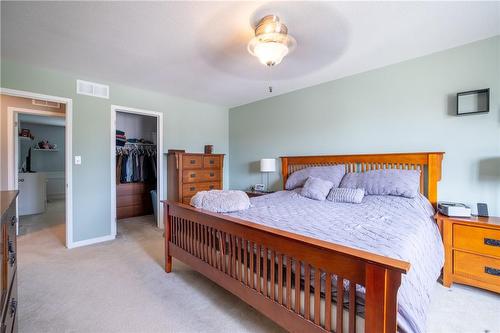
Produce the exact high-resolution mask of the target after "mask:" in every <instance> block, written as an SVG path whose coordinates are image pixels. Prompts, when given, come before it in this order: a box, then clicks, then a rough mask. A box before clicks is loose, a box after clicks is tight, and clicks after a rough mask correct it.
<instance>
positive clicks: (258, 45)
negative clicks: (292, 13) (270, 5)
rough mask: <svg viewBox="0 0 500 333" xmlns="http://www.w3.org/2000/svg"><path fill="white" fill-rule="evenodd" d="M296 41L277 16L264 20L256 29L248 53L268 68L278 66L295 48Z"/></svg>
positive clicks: (267, 17) (269, 16) (270, 16)
mask: <svg viewBox="0 0 500 333" xmlns="http://www.w3.org/2000/svg"><path fill="white" fill-rule="evenodd" d="M295 45H296V42H295V39H294V38H293V37H292V36H290V35H289V34H288V28H287V27H286V25H285V24H283V23H281V22H280V18H279V17H278V16H276V15H267V16H265V17H264V18H262V19H261V20H260V21H259V23H258V24H257V27H256V28H255V37H254V38H252V39H251V40H250V42H249V43H248V52H250V54H252V55H254V56H256V57H257V58H258V59H259V61H260V62H261V63H262V64H264V65H266V66H268V67H272V66H276V65H278V64H279V63H280V62H281V61H282V60H283V58H284V57H285V56H286V55H287V54H289V53H290V52H291V51H292V50H293V48H294V47H295Z"/></svg>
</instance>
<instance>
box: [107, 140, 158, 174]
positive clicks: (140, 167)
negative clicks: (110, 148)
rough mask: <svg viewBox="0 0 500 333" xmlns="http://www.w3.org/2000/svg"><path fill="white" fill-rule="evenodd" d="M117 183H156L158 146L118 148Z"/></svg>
mask: <svg viewBox="0 0 500 333" xmlns="http://www.w3.org/2000/svg"><path fill="white" fill-rule="evenodd" d="M116 154H117V157H116V175H117V176H116V177H117V183H118V182H120V183H132V182H151V183H153V182H156V175H157V173H156V146H154V145H148V146H147V147H142V146H140V144H139V146H136V144H134V145H132V146H131V147H126V146H125V147H117V148H116Z"/></svg>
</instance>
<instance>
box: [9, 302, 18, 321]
mask: <svg viewBox="0 0 500 333" xmlns="http://www.w3.org/2000/svg"><path fill="white" fill-rule="evenodd" d="M16 310H17V300H16V299H15V298H12V300H11V301H10V316H11V317H13V316H14V315H15V314H16Z"/></svg>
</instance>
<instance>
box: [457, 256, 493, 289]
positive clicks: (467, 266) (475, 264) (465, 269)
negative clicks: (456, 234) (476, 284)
mask: <svg viewBox="0 0 500 333" xmlns="http://www.w3.org/2000/svg"><path fill="white" fill-rule="evenodd" d="M453 257H454V258H453V259H454V260H453V271H454V273H455V274H456V275H460V276H463V277H466V278H469V279H474V280H479V281H483V282H486V283H492V284H500V259H494V258H491V257H485V256H480V255H476V254H472V253H466V252H462V251H453Z"/></svg>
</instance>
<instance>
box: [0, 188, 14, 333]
mask: <svg viewBox="0 0 500 333" xmlns="http://www.w3.org/2000/svg"><path fill="white" fill-rule="evenodd" d="M16 197H17V191H1V192H0V209H1V217H2V228H1V237H0V240H1V244H0V251H1V254H2V264H1V273H0V275H1V280H2V294H1V305H2V312H1V316H2V317H1V329H0V332H1V333H4V332H17V302H18V297H17V272H16V271H17V238H16V226H17V218H16Z"/></svg>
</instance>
